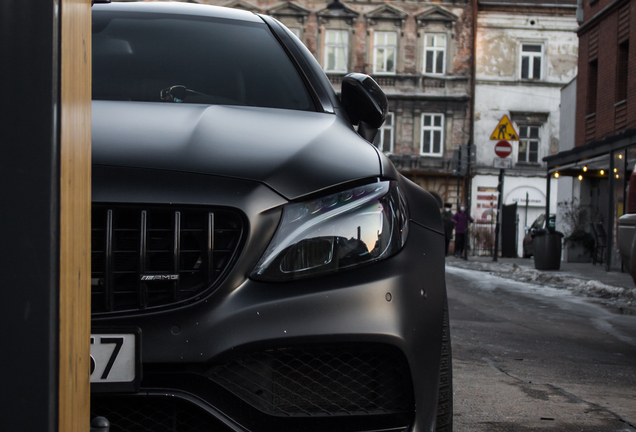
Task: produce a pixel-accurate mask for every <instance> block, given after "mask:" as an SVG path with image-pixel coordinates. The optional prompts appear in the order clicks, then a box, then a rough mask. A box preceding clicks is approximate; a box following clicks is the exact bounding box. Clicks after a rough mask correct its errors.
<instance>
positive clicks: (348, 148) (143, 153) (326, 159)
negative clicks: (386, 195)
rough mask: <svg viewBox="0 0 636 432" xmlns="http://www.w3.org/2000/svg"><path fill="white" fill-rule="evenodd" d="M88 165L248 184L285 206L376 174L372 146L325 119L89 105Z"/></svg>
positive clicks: (204, 108) (244, 110)
mask: <svg viewBox="0 0 636 432" xmlns="http://www.w3.org/2000/svg"><path fill="white" fill-rule="evenodd" d="M92 152H93V164H96V165H110V166H122V167H138V168H152V169H163V170H173V171H185V172H195V173H204V174H212V175H220V176H227V177H234V178H241V179H249V180H255V181H259V182H263V183H265V184H267V185H268V186H269V187H271V188H272V189H274V190H275V191H277V192H278V193H280V194H281V195H282V196H283V197H285V198H287V199H290V200H291V199H295V198H298V197H301V196H303V195H307V194H310V193H312V192H316V191H319V190H322V189H325V188H328V187H330V186H333V185H337V184H340V183H344V182H348V181H352V180H357V179H361V178H368V177H374V176H379V175H380V160H379V157H378V153H377V151H376V149H375V147H373V146H372V145H370V144H369V143H367V142H366V141H364V140H363V139H362V138H361V137H359V136H358V135H357V134H356V133H355V132H354V131H353V130H351V128H350V127H349V125H348V124H347V123H346V122H344V121H343V120H342V119H340V118H339V117H338V116H336V115H333V114H325V113H316V112H305V111H291V110H282V109H272V108H256V107H239V106H224V105H195V104H169V103H148V102H117V101H94V102H93V105H92Z"/></svg>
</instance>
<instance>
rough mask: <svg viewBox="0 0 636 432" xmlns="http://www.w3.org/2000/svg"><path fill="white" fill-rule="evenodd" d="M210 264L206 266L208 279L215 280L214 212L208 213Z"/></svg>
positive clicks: (209, 281) (209, 280)
mask: <svg viewBox="0 0 636 432" xmlns="http://www.w3.org/2000/svg"><path fill="white" fill-rule="evenodd" d="M207 234H208V236H207V237H208V263H207V264H208V265H207V266H206V280H207V281H208V283H211V282H212V281H213V280H214V213H209V214H208V233H207Z"/></svg>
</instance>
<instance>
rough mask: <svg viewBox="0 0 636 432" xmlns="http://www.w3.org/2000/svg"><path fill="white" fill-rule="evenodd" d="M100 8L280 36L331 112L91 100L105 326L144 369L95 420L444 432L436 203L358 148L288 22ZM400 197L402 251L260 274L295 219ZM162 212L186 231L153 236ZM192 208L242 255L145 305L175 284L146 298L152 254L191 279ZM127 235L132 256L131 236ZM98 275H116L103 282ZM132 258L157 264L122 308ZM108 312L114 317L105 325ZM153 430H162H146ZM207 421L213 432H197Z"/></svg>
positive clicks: (101, 324)
mask: <svg viewBox="0 0 636 432" xmlns="http://www.w3.org/2000/svg"><path fill="white" fill-rule="evenodd" d="M94 10H95V11H100V12H108V11H112V10H115V11H118V13H124V12H126V11H130V12H131V13H132V12H134V13H135V14H144V13H148V14H162V13H163V14H167V15H170V16H172V15H179V14H193V15H197V16H202V17H206V16H209V17H219V16H221V17H222V18H223V19H226V20H238V21H248V22H252V21H254V22H261V23H263V22H265V23H267V25H268V26H269V28H271V29H272V32H273V33H274V34H275V35H276V37H277V40H278V41H279V43H282V44H284V49H285V50H286V52H287V53H288V54H289V55H290V56H293V58H294V59H295V61H296V65H297V66H298V67H299V68H301V69H302V73H303V74H304V76H305V78H304V79H306V80H307V82H308V84H307V85H308V89H309V91H311V92H314V93H315V96H316V100H318V101H322V102H320V104H321V106H320V107H318V108H319V109H317V110H316V111H315V112H314V111H307V110H303V111H299V110H288V109H278V108H265V107H246V106H232V105H214V104H188V103H169V102H134V101H103V100H95V101H94V102H93V126H92V131H93V132H92V133H93V196H92V199H93V210H94V214H93V221H94V226H93V236H94V238H93V281H94V282H93V288H94V291H93V293H92V294H93V305H94V310H93V312H94V313H93V326H94V328H105V327H108V328H110V329H113V328H114V329H117V328H121V329H130V328H138V329H140V330H141V357H142V359H141V361H142V367H143V372H142V373H143V377H142V380H141V384H140V389H139V391H137V392H134V393H123V394H117V393H115V394H112V393H111V394H102V393H101V392H94V394H93V400H92V403H91V406H92V412H93V414H94V415H105V416H106V417H108V418H109V419H110V420H111V422H113V424H114V425H115V428H114V429H113V430H116V427H120V428H124V429H126V430H130V431H133V432H134V431H146V430H148V431H150V430H155V429H153V428H160V427H163V426H165V424H163V423H161V422H162V421H163V422H164V423H165V422H171V424H174V425H175V426H174V428H173V429H169V430H174V431H180V432H181V431H185V430H188V431H190V430H192V431H196V430H211V429H214V430H219V431H225V430H235V431H243V432H244V431H250V432H269V431H279V430H283V431H285V432H293V431H307V432H310V431H325V430H329V431H333V432H339V431H342V432H354V431H358V432H362V431H379V430H394V431H406V430H408V431H414V432H423V431H432V430H435V428H436V422H438V421H439V419H440V418H442V417H440V414H439V412H442V411H444V409H441V408H440V411H439V412H438V398H440V399H441V398H442V397H446V398H448V397H452V394H451V396H449V395H448V394H446V396H442V387H444V386H446V387H447V386H448V385H449V383H450V371H449V369H450V366H449V365H450V364H449V361H450V358H449V357H450V352H449V351H448V350H449V345H448V344H447V345H444V343H443V341H444V337H445V336H444V334H447V333H445V332H447V330H448V322H447V319H446V318H445V317H446V315H445V304H446V289H445V279H444V252H443V251H444V236H443V229H442V223H441V218H440V214H439V210H438V208H437V203H436V201H435V199H434V198H433V197H432V196H431V195H430V194H428V193H427V192H425V191H423V190H422V189H421V188H419V187H418V186H416V185H415V184H413V183H412V182H410V181H409V180H407V179H406V178H404V177H403V176H401V175H400V174H399V173H398V172H397V170H396V169H395V168H394V167H393V165H392V164H391V162H390V161H389V160H388V158H387V157H386V156H384V155H383V154H382V153H381V152H379V151H378V150H377V149H376V148H375V147H374V146H372V145H371V144H369V143H368V142H367V141H365V140H364V139H362V138H361V137H360V136H359V135H358V134H357V133H356V132H355V129H354V128H353V127H352V125H351V124H350V123H349V119H348V116H347V115H346V114H345V113H344V112H343V111H342V108H341V106H340V104H339V101H338V98H337V96H336V95H335V93H333V91H332V90H331V87H330V85H329V87H328V88H327V87H326V85H328V80H327V79H326V77H324V75H323V76H322V77H320V74H319V72H320V69H319V66H317V63H316V62H315V60H313V58H310V57H311V55H310V54H308V51H306V49H305V48H304V47H302V45H299V44H300V43H299V42H298V41H297V40H295V38H294V37H293V36H292V35H291V34H290V33H289V32H288V31H287V30H286V29H285V28H284V27H282V26H281V25H280V24H279V23H278V22H277V21H275V20H273V19H271V18H269V17H260V16H257V15H252V14H249V13H246V12H240V11H233V10H230V11H228V10H226V9H224V8H216V7H207V6H193V5H186V4H165V3H162V4H159V3H155V4H149V3H144V4H110V5H100V6H98V7H94ZM282 48H283V47H281V49H282ZM308 56H309V57H308ZM316 68H318V69H316ZM320 73H321V72H320ZM387 181H391V182H392V183H391V184H392V185H394V186H395V187H396V188H397V189H399V193H400V194H401V195H400V196H402V198H403V200H404V202H405V204H406V205H407V207H408V211H407V213H408V216H409V220H410V222H409V224H408V236H406V235H405V237H404V238H405V242H404V243H403V245H402V246H401V248H400V249H399V250H398V251H397V252H396V253H393V254H391V255H390V256H386V257H381V258H380V259H377V260H371V261H368V262H366V263H363V264H359V265H356V266H352V267H350V268H345V269H341V270H339V271H336V272H332V273H326V274H321V275H318V276H311V277H304V278H302V279H301V278H299V279H297V280H296V279H293V278H292V279H290V280H285V281H279V282H276V281H274V282H272V281H264V280H259V279H258V278H257V277H254V276H253V275H254V273H253V272H254V270H255V268H256V267H257V266H258V265H259V262H260V260H261V258H262V257H263V255H264V254H265V253H266V252H267V250H268V247H269V245H270V242H271V241H272V239H273V238H275V236H276V234H277V232H279V230H280V225H281V220H283V219H282V218H283V216H284V214H285V212H286V209H287V208H288V207H289V205H290V203H291V204H294V205H296V204H298V203H303V202H309V201H307V200H312V199H316V198H318V199H319V200H320V198H321V197H324V196H327V195H329V194H334V193H336V194H338V193H344V194H345V195H346V193H347V192H348V191H355V190H357V189H356V188H357V187H359V186H360V185H369V184H376V183H377V184H380V183H381V182H385V183H386V182H387ZM342 191H344V192H342ZM97 209H100V210H99V211H101V212H104V211H107V212H108V215H109V216H108V218H110V219H108V224H107V227H106V228H104V229H102V228H99V227H98V226H97V224H96V219H95V218H96V217H97V216H96V214H97V211H96V210H97ZM121 209H133V210H134V212H133V213H134V214H135V215H139V214H141V215H142V222H141V228H138V227H137V225H135V226H136V227H137V228H134V229H132V228H131V226H130V221H125V222H126V223H128V224H129V225H125V224H124V225H121V224H120V225H117V224H116V222H117V221H115V222H113V219H116V218H117V217H118V216H117V215H118V214H119V213H118V212H120V211H121ZM156 209H160V210H161V211H162V212H168V213H169V214H170V215H173V217H174V218H175V221H174V226H175V227H176V228H175V230H174V231H171V230H165V229H163V228H162V229H156V228H153V227H152V226H151V222H150V220H151V218H152V214H153V211H156ZM192 209H194V210H196V211H197V212H198V211H203V212H204V213H205V212H206V211H207V209H209V211H210V215H211V216H210V221H212V215H213V214H216V213H219V214H220V213H223V212H229V213H231V214H232V215H235V216H233V217H235V218H236V222H237V226H240V230H239V231H240V234H237V237H236V238H237V240H236V241H235V242H234V244H233V246H232V247H233V249H232V251H233V252H232V251H230V252H231V253H229V252H228V255H227V258H226V262H225V265H224V266H223V267H222V268H221V269H220V270H219V271H218V274H217V276H216V278H215V279H214V281H213V282H210V283H209V284H208V285H206V286H204V287H203V288H201V289H200V290H199V291H196V293H194V294H193V295H190V296H184V297H179V295H178V294H175V297H174V298H173V299H172V300H168V301H164V302H163V303H160V304H159V303H158V304H152V303H148V302H147V301H146V300H147V297H148V295H150V294H151V293H152V292H153V291H156V290H157V287H158V286H160V285H159V284H160V283H163V282H155V281H152V280H151V281H148V282H139V279H138V276H142V279H141V280H142V281H143V280H144V279H143V276H144V275H145V274H146V273H148V272H147V271H146V273H144V271H142V269H143V267H144V265H143V263H145V262H146V260H150V261H152V259H151V258H148V257H149V256H150V255H152V254H153V253H155V254H159V252H157V251H156V250H155V251H153V247H155V248H157V246H152V244H162V242H163V243H167V244H169V245H170V247H167V249H171V248H174V261H173V262H172V264H170V260H167V261H166V262H167V264H166V267H165V271H163V270H154V273H152V274H158V275H168V276H169V275H170V273H174V271H178V267H179V259H180V254H187V253H191V251H190V252H189V251H187V250H186V248H185V246H183V245H182V244H181V243H180V240H179V235H186V234H188V233H187V232H186V234H183V232H185V231H183V230H181V231H180V228H178V226H179V223H180V222H179V221H180V220H181V219H179V218H180V217H183V215H182V213H183V214H185V213H187V212H188V211H191V210H192ZM396 210H397V209H396ZM180 215H181V216H180ZM146 218H148V221H149V222H147V223H148V224H149V227H146ZM135 223H136V222H135ZM361 223H362V222H361ZM117 230H119V234H121V233H122V232H123V233H124V234H126V233H127V232H132V231H134V232H135V234H134V235H138V236H140V237H134V238H135V239H136V240H135V241H136V242H137V243H139V241H140V239H141V245H140V246H136V245H135V244H132V245H131V244H129V243H125V242H122V244H121V245H118V244H117V243H118V242H119V241H120V240H121V238H119V239H118V237H117V235H118V234H117V232H116V231H117ZM141 231H144V233H142V234H139V232H141ZM146 231H147V233H146ZM164 231H165V232H164ZM186 231H187V230H186ZM222 231H223V228H221V232H222ZM173 232H174V236H175V240H174V242H172V240H171V239H169V237H170V236H172V235H173ZM211 232H212V234H209V235H210V236H216V235H217V234H216V233H217V231H214V230H213V231H211ZM358 232H360V231H358ZM180 233H181V234H180ZM127 235H128V234H126V235H124V237H123V238H124V240H125V239H127V238H132V237H126V236H127ZM359 235H360V234H358V236H359ZM153 236H154V237H153ZM102 238H106V241H105V242H103V241H102ZM157 239H159V240H157ZM146 242H148V244H147V245H146ZM153 242H154V243H153ZM133 243H134V242H133ZM100 247H101V248H102V250H100ZM179 248H182V250H180V249H179ZM210 250H211V249H209V250H208V253H209V254H211V253H212V252H210ZM210 256H211V255H210ZM100 260H106V261H107V264H106V270H104V269H101V270H100V269H99V268H98V267H99V266H100V265H102V264H100V263H99V262H98V261H100ZM126 260H132V261H135V260H139V261H140V262H142V264H139V266H138V267H134V266H133V265H132V264H134V263H131V267H130V268H133V267H134V268H135V269H136V270H134V271H133V273H134V272H138V273H134V274H133V279H134V278H135V277H137V282H136V285H135V286H137V287H139V292H138V297H139V298H138V299H134V302H133V303H127V304H126V305H125V307H122V308H119V309H116V308H113V307H112V305H113V303H112V302H113V296H116V295H119V294H121V292H123V291H125V290H124V289H123V288H122V287H118V286H115V287H113V289H114V291H110V292H109V291H108V290H107V289H104V285H108V280H107V279H108V278H109V277H110V276H108V275H109V274H111V273H113V268H110V267H109V266H111V267H112V266H116V265H119V264H121V262H123V263H124V268H127V267H126V265H127V264H126V262H125V261H126ZM150 261H148V262H150ZM159 261H161V260H159ZM118 263H119V264H118ZM135 265H137V264H135ZM171 266H172V267H171ZM174 266H176V268H177V270H174V268H175V267H174ZM197 266H198V264H197ZM195 267H196V266H195ZM100 271H101V272H102V273H99V272H100ZM109 272H110V273H109ZM175 283H176V282H175ZM179 283H181V282H179ZM118 293H119V294H118ZM133 294H134V293H133ZM135 295H136V294H135ZM137 300H139V302H138V303H139V304H138V305H137V304H136V303H135V302H136V301H137ZM100 304H101V305H102V306H103V305H105V308H103V309H99V310H98V309H97V306H99V305H100ZM131 305H132V306H131ZM285 359H287V361H288V362H287V363H284V360H285ZM283 363H284V366H281V365H283ZM441 370H446V372H445V373H444V374H442V373H440V371H441ZM442 375H443V376H442ZM291 377H293V378H294V379H291ZM370 377H371V378H370ZM370 395H373V396H370ZM369 398H371V399H373V400H370V399H369ZM441 403H442V402H441V400H440V404H441ZM168 412H170V413H171V414H169V415H168V414H167V413H168ZM448 413H449V412H448V411H446V414H447V417H448ZM442 414H443V413H442ZM138 418H140V419H141V418H143V419H145V420H144V422H150V423H148V424H151V423H152V422H156V426H152V425H147V426H141V423H144V422H138V423H135V421H136V420H137V419H138ZM165 418H169V420H165ZM161 419H164V420H161ZM195 419H196V421H198V422H200V423H199V424H200V425H205V426H197V427H199V429H197V427H194V426H192V424H193V423H192V422H194V421H195ZM450 419H452V411H450ZM144 424H145V423H144ZM152 424H155V423H152ZM122 425H124V426H122ZM125 425H129V426H125ZM206 428H208V429H206ZM162 430H163V429H162ZM166 430H167V429H166ZM437 430H439V431H442V430H449V429H443V427H440V425H438V428H437Z"/></svg>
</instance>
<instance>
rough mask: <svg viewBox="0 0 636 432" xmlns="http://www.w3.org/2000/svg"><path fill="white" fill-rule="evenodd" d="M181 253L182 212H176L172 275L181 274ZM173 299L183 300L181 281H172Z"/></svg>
mask: <svg viewBox="0 0 636 432" xmlns="http://www.w3.org/2000/svg"><path fill="white" fill-rule="evenodd" d="M180 251H181V212H178V211H176V212H174V243H173V248H172V274H177V275H178V274H179V255H180V254H179V252H180ZM172 299H173V300H174V301H179V300H181V298H180V295H179V280H178V279H177V280H175V281H172Z"/></svg>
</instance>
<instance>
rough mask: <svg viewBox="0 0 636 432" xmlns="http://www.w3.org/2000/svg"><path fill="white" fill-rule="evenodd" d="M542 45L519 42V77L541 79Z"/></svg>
mask: <svg viewBox="0 0 636 432" xmlns="http://www.w3.org/2000/svg"><path fill="white" fill-rule="evenodd" d="M542 58H543V45H539V44H521V79H534V80H539V79H541V59H542Z"/></svg>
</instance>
